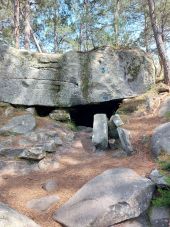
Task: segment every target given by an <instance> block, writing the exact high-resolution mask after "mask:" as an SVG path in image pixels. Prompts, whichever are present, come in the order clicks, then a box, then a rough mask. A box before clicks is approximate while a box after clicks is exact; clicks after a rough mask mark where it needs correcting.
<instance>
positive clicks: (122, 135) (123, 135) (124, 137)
mask: <svg viewBox="0 0 170 227" xmlns="http://www.w3.org/2000/svg"><path fill="white" fill-rule="evenodd" d="M117 131H118V134H119V139H120V142H121V145H122V148H123V150H124V151H125V152H126V153H127V155H131V154H132V153H133V147H132V144H131V141H130V132H129V131H128V130H126V129H123V128H120V127H119V128H117Z"/></svg>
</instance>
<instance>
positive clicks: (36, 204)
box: [27, 195, 59, 212]
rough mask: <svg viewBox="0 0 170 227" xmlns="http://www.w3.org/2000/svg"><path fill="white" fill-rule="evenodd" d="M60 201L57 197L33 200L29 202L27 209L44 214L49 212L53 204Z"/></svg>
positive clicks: (51, 196)
mask: <svg viewBox="0 0 170 227" xmlns="http://www.w3.org/2000/svg"><path fill="white" fill-rule="evenodd" d="M58 201H59V197H58V196H57V195H49V196H45V197H42V198H39V199H33V200H31V201H29V202H27V207H28V208H29V209H33V210H36V211H38V212H44V211H46V210H48V209H49V208H50V207H51V206H52V205H53V204H55V203H57V202H58Z"/></svg>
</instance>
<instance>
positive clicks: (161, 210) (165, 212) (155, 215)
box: [150, 207, 170, 227]
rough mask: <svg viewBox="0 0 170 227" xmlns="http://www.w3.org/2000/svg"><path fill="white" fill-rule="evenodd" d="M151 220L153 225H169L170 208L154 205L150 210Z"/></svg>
mask: <svg viewBox="0 0 170 227" xmlns="http://www.w3.org/2000/svg"><path fill="white" fill-rule="evenodd" d="M150 222H151V226H153V227H169V225H170V208H168V207H152V208H151V211H150Z"/></svg>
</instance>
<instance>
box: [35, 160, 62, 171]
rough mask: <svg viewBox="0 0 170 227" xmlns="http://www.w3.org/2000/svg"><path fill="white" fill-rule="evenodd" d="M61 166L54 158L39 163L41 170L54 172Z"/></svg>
mask: <svg viewBox="0 0 170 227" xmlns="http://www.w3.org/2000/svg"><path fill="white" fill-rule="evenodd" d="M59 166H60V164H59V162H58V160H56V159H54V158H45V159H43V160H41V161H40V162H39V163H38V167H39V169H40V170H53V169H58V168H59Z"/></svg>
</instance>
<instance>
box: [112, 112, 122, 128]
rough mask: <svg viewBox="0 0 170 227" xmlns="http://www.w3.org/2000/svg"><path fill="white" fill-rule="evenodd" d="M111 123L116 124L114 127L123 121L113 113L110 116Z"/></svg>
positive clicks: (120, 124)
mask: <svg viewBox="0 0 170 227" xmlns="http://www.w3.org/2000/svg"><path fill="white" fill-rule="evenodd" d="M111 119H112V121H113V123H114V124H115V125H116V127H120V126H122V125H123V124H124V123H123V121H122V119H121V118H120V116H119V114H115V115H113V116H112V117H111Z"/></svg>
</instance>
